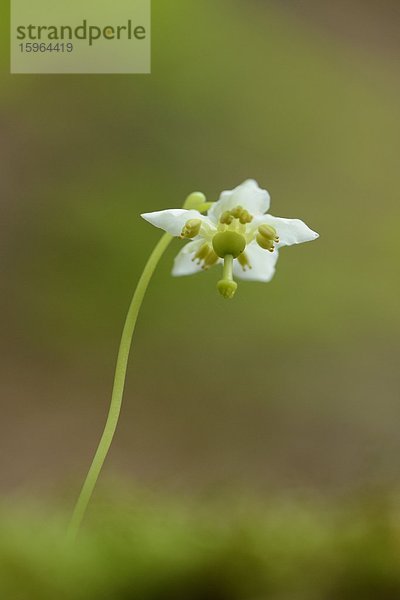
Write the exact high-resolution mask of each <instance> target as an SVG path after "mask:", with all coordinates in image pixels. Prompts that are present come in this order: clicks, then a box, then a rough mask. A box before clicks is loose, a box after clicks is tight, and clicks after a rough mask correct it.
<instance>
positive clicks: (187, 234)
mask: <svg viewBox="0 0 400 600" xmlns="http://www.w3.org/2000/svg"><path fill="white" fill-rule="evenodd" d="M200 227H201V220H200V219H189V221H187V222H186V223H185V226H184V227H183V229H182V232H181V235H180V236H179V237H180V238H194V237H196V235H198V234H199V232H200Z"/></svg>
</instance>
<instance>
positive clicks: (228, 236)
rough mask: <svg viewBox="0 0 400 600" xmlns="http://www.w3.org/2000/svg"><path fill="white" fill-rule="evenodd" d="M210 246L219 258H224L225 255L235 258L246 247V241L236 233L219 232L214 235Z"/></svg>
mask: <svg viewBox="0 0 400 600" xmlns="http://www.w3.org/2000/svg"><path fill="white" fill-rule="evenodd" d="M212 245H213V248H214V252H215V254H216V255H217V256H219V257H220V258H225V256H226V255H227V254H230V255H231V256H233V258H237V257H238V256H239V255H240V254H242V252H243V250H244V249H245V247H246V239H245V238H244V236H243V235H241V234H240V233H237V232H236V231H229V230H227V231H220V232H219V233H216V234H215V235H214V237H213V239H212Z"/></svg>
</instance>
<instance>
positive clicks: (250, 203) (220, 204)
mask: <svg viewBox="0 0 400 600" xmlns="http://www.w3.org/2000/svg"><path fill="white" fill-rule="evenodd" d="M269 205H270V197H269V194H268V192H267V191H266V190H262V189H261V188H260V187H258V183H257V182H256V181H254V179H247V180H246V181H245V182H243V183H242V184H240V185H238V187H236V188H235V189H234V190H229V191H225V192H222V194H221V196H220V197H219V200H218V201H217V202H215V203H214V204H213V205H212V207H211V208H210V210H209V211H208V216H209V217H210V219H211V220H212V221H213V222H214V223H218V221H219V218H220V216H221V215H222V213H223V212H225V211H226V210H231V209H232V208H235V207H236V206H243V208H245V209H246V210H247V211H248V212H249V213H250V214H251V215H253V216H254V215H262V214H264V213H265V212H266V211H267V210H268V209H269Z"/></svg>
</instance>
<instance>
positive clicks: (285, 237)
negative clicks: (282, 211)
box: [259, 215, 319, 247]
mask: <svg viewBox="0 0 400 600" xmlns="http://www.w3.org/2000/svg"><path fill="white" fill-rule="evenodd" d="M260 222H261V219H260V221H259V224H260ZM262 222H263V223H267V224H268V225H272V227H275V229H276V232H277V234H278V237H279V244H278V246H279V247H280V246H291V245H292V244H301V243H302V242H311V241H312V240H316V239H317V238H318V237H319V234H318V233H316V232H315V231H313V230H312V229H310V228H309V227H308V226H307V225H306V224H305V223H303V221H300V219H282V218H280V217H273V216H272V215H265V217H263V219H262Z"/></svg>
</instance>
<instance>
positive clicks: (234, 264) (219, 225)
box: [142, 179, 318, 298]
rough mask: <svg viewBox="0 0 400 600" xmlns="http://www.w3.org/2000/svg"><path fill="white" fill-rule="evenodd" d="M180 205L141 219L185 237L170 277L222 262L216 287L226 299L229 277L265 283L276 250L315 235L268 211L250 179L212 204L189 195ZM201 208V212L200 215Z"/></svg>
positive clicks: (271, 272) (298, 223) (232, 290)
mask: <svg viewBox="0 0 400 600" xmlns="http://www.w3.org/2000/svg"><path fill="white" fill-rule="evenodd" d="M191 205H193V206H197V208H198V210H197V209H196V208H190V206H191ZM185 206H187V207H188V208H181V209H180V208H175V209H174V208H173V209H169V210H160V211H156V212H151V213H144V214H142V217H143V218H144V219H145V220H146V221H148V222H149V223H151V224H152V225H154V226H155V227H159V228H160V229H163V230H164V231H166V232H167V233H169V234H170V235H173V236H176V237H179V238H181V239H188V240H190V241H189V242H188V243H187V244H186V245H185V246H184V247H183V248H182V250H181V251H180V252H179V254H178V255H177V257H176V258H175V262H174V267H173V270H172V274H173V275H175V276H181V275H192V274H193V273H198V272H201V271H206V270H208V269H209V268H211V267H212V266H214V265H217V264H220V263H222V264H223V277H222V279H221V280H220V281H219V282H218V290H219V291H220V293H221V294H222V295H223V296H224V297H225V298H232V297H233V295H234V293H235V291H236V288H237V284H236V282H235V281H234V277H236V278H237V279H244V280H247V281H270V280H271V279H272V277H273V275H274V273H275V266H276V261H277V260H278V252H279V248H281V247H282V246H291V245H292V244H300V243H302V242H309V241H311V240H315V239H316V238H317V237H318V233H316V232H315V231H312V229H310V228H309V227H308V226H307V225H306V224H305V223H303V221H300V220H299V219H283V218H280V217H273V216H272V215H270V214H268V212H267V211H268V210H269V207H270V196H269V194H268V192H267V191H266V190H262V189H261V188H260V187H259V186H258V184H257V182H256V181H254V180H253V179H248V180H247V181H245V182H244V183H242V184H241V185H239V186H238V187H236V188H235V189H234V190H230V191H225V192H222V194H221V196H220V198H219V200H218V201H217V202H214V203H208V204H207V203H205V198H204V196H203V195H202V194H200V193H194V194H192V195H191V196H189V198H188V200H187V202H186V203H185ZM205 208H208V211H207V214H202V212H204V209H205ZM200 211H201V212H200Z"/></svg>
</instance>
